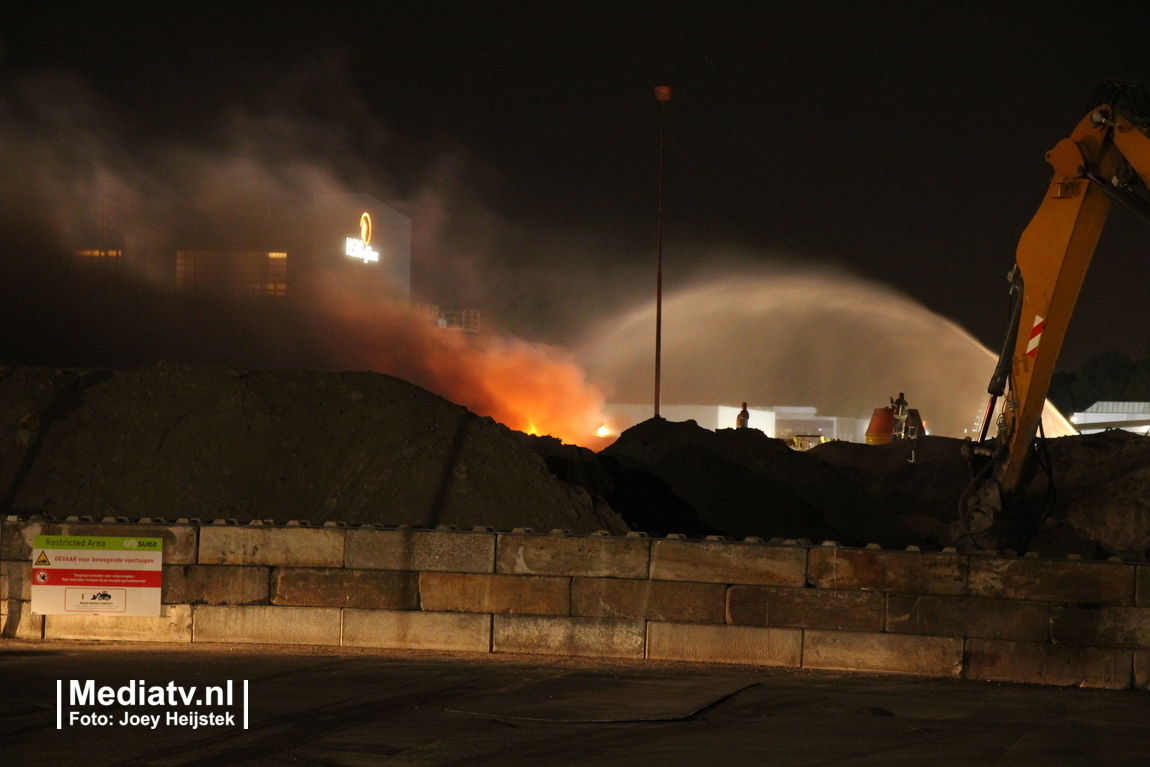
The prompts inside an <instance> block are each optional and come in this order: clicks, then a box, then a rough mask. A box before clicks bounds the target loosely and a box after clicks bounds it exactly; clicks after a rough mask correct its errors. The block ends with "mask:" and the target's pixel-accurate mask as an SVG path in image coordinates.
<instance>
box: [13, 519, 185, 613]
mask: <svg viewBox="0 0 1150 767" xmlns="http://www.w3.org/2000/svg"><path fill="white" fill-rule="evenodd" d="M163 548H164V542H163V539H162V538H113V537H103V536H101V537H93V536H83V535H38V536H36V540H35V543H34V546H33V549H32V612H34V613H39V614H40V615H65V614H75V613H88V614H97V615H131V616H158V615H159V614H160V587H161V586H162V585H163V569H162V566H163Z"/></svg>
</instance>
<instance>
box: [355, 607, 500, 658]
mask: <svg viewBox="0 0 1150 767" xmlns="http://www.w3.org/2000/svg"><path fill="white" fill-rule="evenodd" d="M343 644H344V646H345V647H388V648H392V649H400V650H440V651H446V652H490V651H491V616H490V615H475V614H471V613H435V612H419V611H413V612H391V611H387V610H344V611H343Z"/></svg>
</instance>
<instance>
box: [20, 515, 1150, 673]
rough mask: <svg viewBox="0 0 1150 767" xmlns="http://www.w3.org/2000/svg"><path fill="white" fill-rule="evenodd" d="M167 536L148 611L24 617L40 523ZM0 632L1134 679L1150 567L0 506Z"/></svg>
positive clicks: (62, 529)
mask: <svg viewBox="0 0 1150 767" xmlns="http://www.w3.org/2000/svg"><path fill="white" fill-rule="evenodd" d="M44 534H55V535H115V536H124V535H140V536H150V537H162V538H163V539H164V578H163V596H162V602H163V605H164V607H163V615H162V616H160V617H158V618H114V617H104V616H60V615H49V616H39V615H33V614H32V613H31V610H30V609H29V607H30V603H29V599H30V597H31V591H30V585H29V578H30V574H31V566H30V561H31V560H30V558H31V550H32V541H33V539H34V538H35V536H36V535H44ZM0 636H3V637H5V638H19V639H37V638H44V639H105V640H129V641H131V640H139V641H162V642H249V643H261V644H293V645H321V646H323V645H326V646H348V647H377V648H396V649H414V650H439V651H455V652H475V653H526V654H535V655H562V656H582V657H605V658H633V659H637V660H642V659H652V660H682V661H692V662H713V663H735V664H750V665H761V666H787V667H795V668H798V667H802V668H814V669H830V670H836V671H857V672H865V673H900V674H916V675H922V676H932V677H951V678H966V679H980V680H990V681H1005V682H1029V683H1037V684H1053V685H1075V686H1084V687H1103V688H1112V689H1125V688H1130V687H1137V688H1140V689H1150V565H1147V564H1140V563H1134V562H1121V561H1116V560H1112V561H1109V562H1085V561H1081V560H1075V559H1067V560H1044V559H1037V558H1032V557H1021V558H1020V557H1003V556H998V555H992V554H986V555H963V554H958V553H956V552H954V551H943V552H941V553H924V552H920V551H917V550H907V551H889V550H881V549H878V548H877V547H873V546H872V547H868V548H866V549H848V548H843V547H840V546H838V545H836V544H831V543H826V544H823V545H820V546H811V545H808V544H805V543H800V542H796V541H781V540H777V539H776V540H772V541H769V542H763V541H760V540H757V539H748V540H746V541H740V542H735V541H727V540H720V539H714V538H709V539H707V540H705V541H693V540H687V539H685V538H683V537H682V536H668V537H667V538H662V539H654V540H653V539H650V538H648V537H646V536H645V535H642V534H636V533H631V534H630V535H628V536H626V537H612V536H609V535H606V534H600V535H590V536H573V535H568V534H566V533H564V532H563V531H553V532H552V533H551V534H534V533H532V532H530V531H526V530H515V531H512V532H509V533H507V532H498V533H497V532H495V531H492V530H491V529H489V528H476V529H475V530H471V531H460V530H454V529H448V528H438V529H435V530H417V529H412V528H409V527H399V528H382V527H375V526H353V527H349V526H346V525H343V524H337V523H326V524H324V525H323V526H319V527H313V526H310V525H308V524H306V523H288V524H287V525H275V524H270V523H266V524H258V523H254V524H251V525H242V526H241V525H237V524H234V523H229V522H228V521H226V520H216V521H215V522H213V523H211V524H200V523H199V522H198V520H177V521H176V522H174V523H168V522H166V521H164V520H157V519H144V520H139V521H137V522H129V521H128V520H123V519H119V520H118V519H113V518H107V519H104V520H102V521H99V522H97V521H94V520H89V519H81V518H69V519H66V520H54V519H44V518H38V517H34V518H31V519H18V518H15V517H9V518H7V519H6V520H3V521H0Z"/></svg>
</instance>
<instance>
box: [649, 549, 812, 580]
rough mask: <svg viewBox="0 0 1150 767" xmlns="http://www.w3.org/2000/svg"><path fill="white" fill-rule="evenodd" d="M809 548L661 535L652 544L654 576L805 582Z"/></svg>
mask: <svg viewBox="0 0 1150 767" xmlns="http://www.w3.org/2000/svg"><path fill="white" fill-rule="evenodd" d="M806 571H807V550H806V549H804V548H802V547H799V546H769V545H764V544H761V543H731V542H727V541H683V540H667V539H660V540H657V541H654V542H653V543H652V545H651V577H652V578H654V579H656V580H665V581H698V582H702V583H743V584H752V585H755V584H762V585H766V586H802V585H803V584H805V583H806Z"/></svg>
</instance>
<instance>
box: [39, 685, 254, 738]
mask: <svg viewBox="0 0 1150 767" xmlns="http://www.w3.org/2000/svg"><path fill="white" fill-rule="evenodd" d="M241 681H242V687H241V689H240V691H239V692H240V696H239V697H241V700H240V701H238V702H237V701H236V700H235V698H236V697H237V696H236V695H235V692H236V690H235V688H236V685H235V684H234V683H233V680H231V679H228V680H226V681H225V682H224V683H223V684H221V685H215V686H204V687H197V686H195V685H193V686H191V687H182V686H180V685H177V684H176V683H175V682H168V683H167V684H165V685H156V684H153V685H149V684H148V683H147V682H146V681H145V680H143V679H133V680H131V681H129V682H128V683H127V684H124V685H121V686H120V687H108V686H104V687H97V686H96V680H94V679H69V680H64V679H57V680H56V729H57V730H62V729H64V728H65V727H146V728H148V729H152V730H155V729H157V728H158V727H160V725H163V726H165V727H190V728H192V729H193V730H195V729H199V728H200V727H243V729H245V730H246V729H248V680H246V679H244V680H241ZM65 692H66V693H67V696H66V697H67V700H65Z"/></svg>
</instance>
